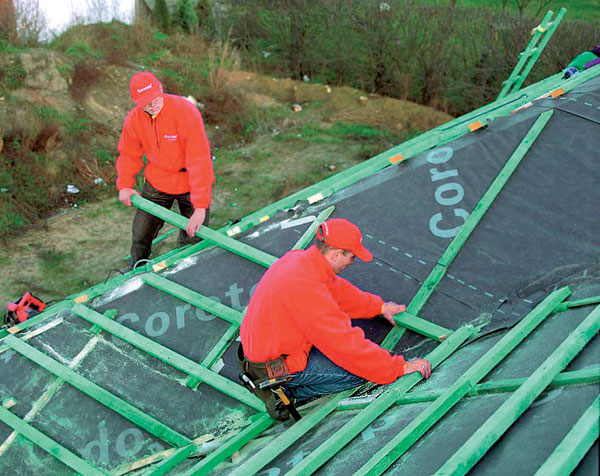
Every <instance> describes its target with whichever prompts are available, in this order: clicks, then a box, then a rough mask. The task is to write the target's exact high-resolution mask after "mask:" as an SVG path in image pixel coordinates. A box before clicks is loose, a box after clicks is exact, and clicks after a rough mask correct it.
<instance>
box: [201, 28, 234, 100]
mask: <svg viewBox="0 0 600 476" xmlns="http://www.w3.org/2000/svg"><path fill="white" fill-rule="evenodd" d="M240 65H241V57H240V53H239V51H238V50H237V49H236V48H234V47H233V46H232V44H231V42H230V41H229V38H227V39H226V40H225V41H220V40H216V41H214V42H213V43H212V44H211V47H210V48H209V50H208V72H209V73H208V74H209V75H208V78H209V85H210V88H211V91H212V94H214V95H216V96H218V95H220V94H222V93H223V92H224V91H225V90H227V88H228V87H229V82H230V81H229V74H228V71H238V70H239V69H240Z"/></svg>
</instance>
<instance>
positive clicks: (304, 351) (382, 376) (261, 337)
mask: <svg viewBox="0 0 600 476" xmlns="http://www.w3.org/2000/svg"><path fill="white" fill-rule="evenodd" d="M382 305H383V299H381V297H379V296H377V295H375V294H371V293H367V292H364V291H361V290H360V289H358V288H357V287H356V286H354V285H353V284H352V283H350V282H349V281H347V280H345V279H343V278H340V277H339V276H337V275H336V274H335V272H334V271H333V268H332V267H331V265H330V264H329V263H328V262H327V260H326V259H325V257H324V256H323V254H322V253H321V252H320V251H319V249H318V248H317V247H316V246H311V247H310V248H309V249H308V250H306V251H303V250H294V251H289V252H288V253H286V254H285V255H284V256H283V257H281V258H280V259H279V260H277V261H276V262H275V263H274V264H273V265H272V266H271V267H270V268H269V269H268V270H267V272H266V273H265V274H264V275H263V277H262V278H261V280H260V282H259V283H258V286H257V287H256V289H255V291H254V293H253V294H252V298H251V299H250V304H249V305H248V309H247V311H246V314H245V316H244V319H243V321H242V325H241V327H240V336H241V339H242V346H243V348H244V353H245V355H246V357H247V358H248V359H249V360H251V361H253V362H267V361H269V360H274V359H276V358H278V357H281V356H287V357H286V363H287V366H288V369H289V371H290V372H292V373H294V372H299V371H302V370H304V369H305V368H306V362H307V359H308V354H309V352H310V349H311V348H312V346H313V345H314V346H315V347H317V348H318V349H319V350H320V351H321V352H322V353H323V354H325V355H326V356H327V357H328V358H329V359H330V360H332V361H333V362H334V363H336V364H337V365H339V366H340V367H342V368H344V369H346V370H348V371H349V372H351V373H352V374H354V375H358V376H359V377H362V378H364V379H367V380H370V381H371V382H375V383H378V384H387V383H391V382H394V381H395V380H396V379H397V378H398V377H401V376H402V375H403V374H404V364H405V363H406V362H405V360H404V358H402V356H400V355H395V356H392V355H390V353H389V352H388V351H387V350H385V349H383V348H382V347H380V346H379V345H377V344H376V343H374V342H372V341H370V340H368V339H367V338H365V334H364V332H363V331H362V329H360V328H358V327H352V325H351V322H350V319H356V318H371V317H375V316H377V315H379V314H381V307H382Z"/></svg>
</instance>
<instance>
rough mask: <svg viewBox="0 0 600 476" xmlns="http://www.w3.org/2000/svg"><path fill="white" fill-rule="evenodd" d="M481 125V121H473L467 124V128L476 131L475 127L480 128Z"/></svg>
mask: <svg viewBox="0 0 600 476" xmlns="http://www.w3.org/2000/svg"><path fill="white" fill-rule="evenodd" d="M482 127H483V124H482V123H481V121H477V122H474V123H473V124H469V129H470V130H471V132H473V131H476V130H477V129H481V128H482Z"/></svg>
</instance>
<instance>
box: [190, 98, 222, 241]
mask: <svg viewBox="0 0 600 476" xmlns="http://www.w3.org/2000/svg"><path fill="white" fill-rule="evenodd" d="M190 106H191V108H192V109H191V110H190V113H189V116H190V117H189V118H186V119H189V120H186V134H185V137H186V147H185V164H186V169H187V171H188V173H189V176H190V200H191V201H192V205H194V213H193V214H192V216H191V217H190V220H189V222H188V226H187V228H186V232H187V234H188V236H194V235H195V233H196V232H197V231H198V230H199V229H200V226H202V223H203V222H204V219H205V218H206V210H207V209H208V207H209V206H210V202H211V198H212V185H213V183H214V181H215V175H214V172H213V161H212V154H211V152H210V143H209V142H208V138H207V137H206V131H205V129H204V121H203V120H202V115H201V114H200V111H198V109H197V108H196V107H195V106H192V105H190Z"/></svg>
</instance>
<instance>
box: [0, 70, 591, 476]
mask: <svg viewBox="0 0 600 476" xmlns="http://www.w3.org/2000/svg"><path fill="white" fill-rule="evenodd" d="M599 151H600V68H591V69H589V70H587V71H585V72H582V73H580V74H578V75H576V76H574V77H572V78H570V79H568V80H562V79H561V74H557V75H555V76H552V77H550V78H547V79H546V80H543V81H541V82H539V83H536V84H534V85H532V86H529V87H527V88H525V89H523V90H516V91H513V92H512V93H509V94H506V95H501V97H500V98H499V99H498V100H497V101H495V102H493V103H492V104H489V105H487V106H485V107H483V108H481V109H478V110H476V111H474V112H472V113H470V114H467V115H466V116H463V117H461V118H458V119H456V120H453V121H451V122H449V123H448V124H445V125H442V126H440V127H438V128H436V129H433V130H431V131H429V132H427V133H425V134H423V135H421V136H419V137H417V138H415V139H412V140H410V141H408V142H406V143H404V144H401V145H399V146H397V147H395V148H393V149H391V150H389V151H387V152H385V153H383V154H381V155H379V156H377V157H374V158H373V159H371V160H369V161H366V162H364V163H362V164H360V165H358V166H356V167H354V168H352V169H348V170H346V171H344V172H341V173H339V174H337V175H335V176H333V177H331V178H329V179H327V180H324V181H323V182H320V183H318V184H315V185H313V186H311V187H308V188H307V189H305V190H302V191H300V192H298V193H296V194H294V195H292V196H290V197H288V198H286V199H284V200H281V201H279V202H277V203H274V204H272V205H270V206H268V207H266V208H265V209H263V210H260V211H258V212H256V213H254V214H252V215H250V216H248V217H246V218H245V219H243V220H242V221H241V222H240V223H238V224H236V225H235V226H232V227H228V228H225V229H222V230H219V231H215V230H210V229H208V228H202V230H201V231H200V235H201V236H202V237H203V238H204V241H203V242H201V243H199V244H197V245H194V246H191V247H187V248H185V249H181V250H176V251H173V252H171V253H167V254H166V255H163V256H161V257H159V258H157V259H156V260H154V261H153V262H152V263H150V264H147V265H145V266H143V267H141V268H138V269H136V270H135V271H133V272H131V273H129V274H128V275H126V276H123V277H118V278H113V279H112V280H111V281H109V282H107V283H105V284H102V285H99V286H96V287H93V288H91V289H88V290H86V291H84V292H82V293H79V294H77V295H74V296H71V297H70V298H68V299H66V300H64V301H62V302H60V303H58V304H56V305H54V306H52V307H50V308H49V309H47V310H46V311H45V312H44V313H42V314H40V315H39V316H36V317H35V318H33V319H30V320H29V321H26V322H25V323H22V324H20V325H18V326H16V327H13V328H10V329H3V330H0V337H1V340H0V346H1V347H0V398H2V399H3V406H2V407H0V474H2V475H6V476H9V475H19V476H22V475H35V476H43V475H52V476H57V475H72V474H73V473H74V471H75V472H78V473H80V474H84V475H100V474H110V475H115V476H116V475H122V474H132V475H144V476H150V475H162V474H168V475H201V474H209V473H210V474H215V475H225V474H226V475H244V476H245V475H251V474H257V473H259V474H261V475H265V476H266V475H270V476H277V475H283V474H285V475H305V474H312V473H317V474H322V475H346V474H361V475H362V474H370V475H372V474H382V473H383V472H386V474H397V475H405V474H406V475H409V474H410V475H415V474H416V475H425V474H436V475H446V474H453V475H454V474H466V473H467V472H469V474H486V475H487V474H495V475H496V474H497V475H506V474H511V475H512V474H519V475H529V474H539V475H551V474H561V475H562V474H569V473H571V472H573V473H574V474H578V475H588V474H590V475H592V474H593V475H596V474H598V467H599V464H598V441H597V439H598V431H599V430H598V428H599V396H598V395H599V393H600V387H599V381H600V340H599V339H598V338H597V337H595V336H596V333H597V331H598V329H599V327H600V306H598V304H599V303H600V261H599V258H598V257H599V256H600V225H599V223H598V204H599V203H600V187H598V183H600V167H598V161H599V159H600V152H599ZM135 205H136V206H137V207H140V208H142V209H146V210H148V211H150V212H152V213H155V214H157V215H159V216H162V217H164V218H165V219H166V220H167V221H168V222H170V223H173V224H175V225H177V226H178V227H185V222H186V220H185V219H183V218H182V217H181V216H179V215H177V214H175V213H174V212H171V211H167V210H165V209H159V208H158V207H155V206H154V205H152V204H151V203H149V202H147V201H145V200H143V199H141V198H136V199H135ZM327 216H332V217H346V218H349V219H351V220H353V221H354V222H356V223H357V224H358V225H359V227H360V228H361V230H362V231H363V235H364V239H365V244H366V246H367V247H368V248H369V249H370V250H371V251H372V252H373V254H374V256H375V259H374V261H373V262H371V263H356V264H355V265H354V266H352V267H351V268H349V269H348V270H347V271H346V272H345V273H344V276H345V277H346V278H348V279H349V280H351V281H352V282H353V283H355V284H356V285H358V286H359V287H361V288H363V289H365V290H368V291H372V292H376V293H378V294H381V295H382V296H384V298H386V299H389V300H394V301H396V302H407V303H409V306H408V312H407V313H405V314H402V315H399V316H397V319H398V322H399V324H400V326H397V327H394V328H393V329H392V328H391V327H390V326H389V325H388V324H387V322H386V321H385V320H384V319H381V318H376V319H374V320H369V321H365V320H356V321H354V325H357V326H360V327H362V328H363V329H364V331H365V333H366V334H367V336H368V337H369V338H371V339H372V340H374V341H376V342H379V343H381V344H382V345H383V346H385V347H386V348H388V349H391V350H393V351H394V352H396V353H402V354H404V355H405V356H406V357H408V358H411V357H416V356H420V357H426V358H428V359H429V360H430V361H431V362H432V365H433V366H434V367H435V369H434V372H433V375H432V377H431V378H430V379H429V380H427V381H422V379H421V377H420V375H419V374H409V375H407V376H405V377H402V378H401V379H399V380H397V381H396V382H395V383H394V384H391V385H388V386H379V387H376V386H372V385H370V386H366V387H364V388H362V389H359V391H358V392H357V391H355V392H353V391H346V392H342V393H339V394H335V395H332V396H329V397H324V398H321V399H319V400H316V401H313V402H311V403H309V404H307V405H305V406H304V407H303V408H300V411H301V413H302V414H303V418H302V419H301V420H300V421H299V422H294V421H287V422H284V423H278V422H275V421H273V420H272V419H271V418H270V417H269V416H268V415H267V414H266V413H264V406H263V404H262V402H261V401H260V400H258V399H257V398H255V397H254V396H253V395H252V394H251V393H249V392H248V391H247V390H246V389H244V388H243V387H242V386H241V385H240V384H239V381H238V377H237V375H238V366H237V360H236V356H235V353H236V349H237V342H236V340H237V336H238V332H237V331H238V326H239V324H240V322H241V319H242V315H243V309H244V307H245V306H246V305H247V303H248V299H249V296H250V295H251V293H252V290H253V287H254V286H255V285H256V283H257V282H258V280H259V278H260V276H261V275H262V273H263V272H264V271H265V268H266V267H268V266H269V265H270V264H271V263H272V262H273V261H274V260H275V259H276V257H279V256H281V255H282V254H284V253H285V252H286V251H287V250H289V249H291V248H294V247H296V248H297V247H304V246H307V244H308V243H309V241H310V239H311V237H312V235H313V234H314V230H315V228H316V226H317V224H318V223H320V222H321V221H323V220H324V219H326V217H327ZM443 336H446V337H445V338H442V337H443ZM11 403H12V406H11Z"/></svg>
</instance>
